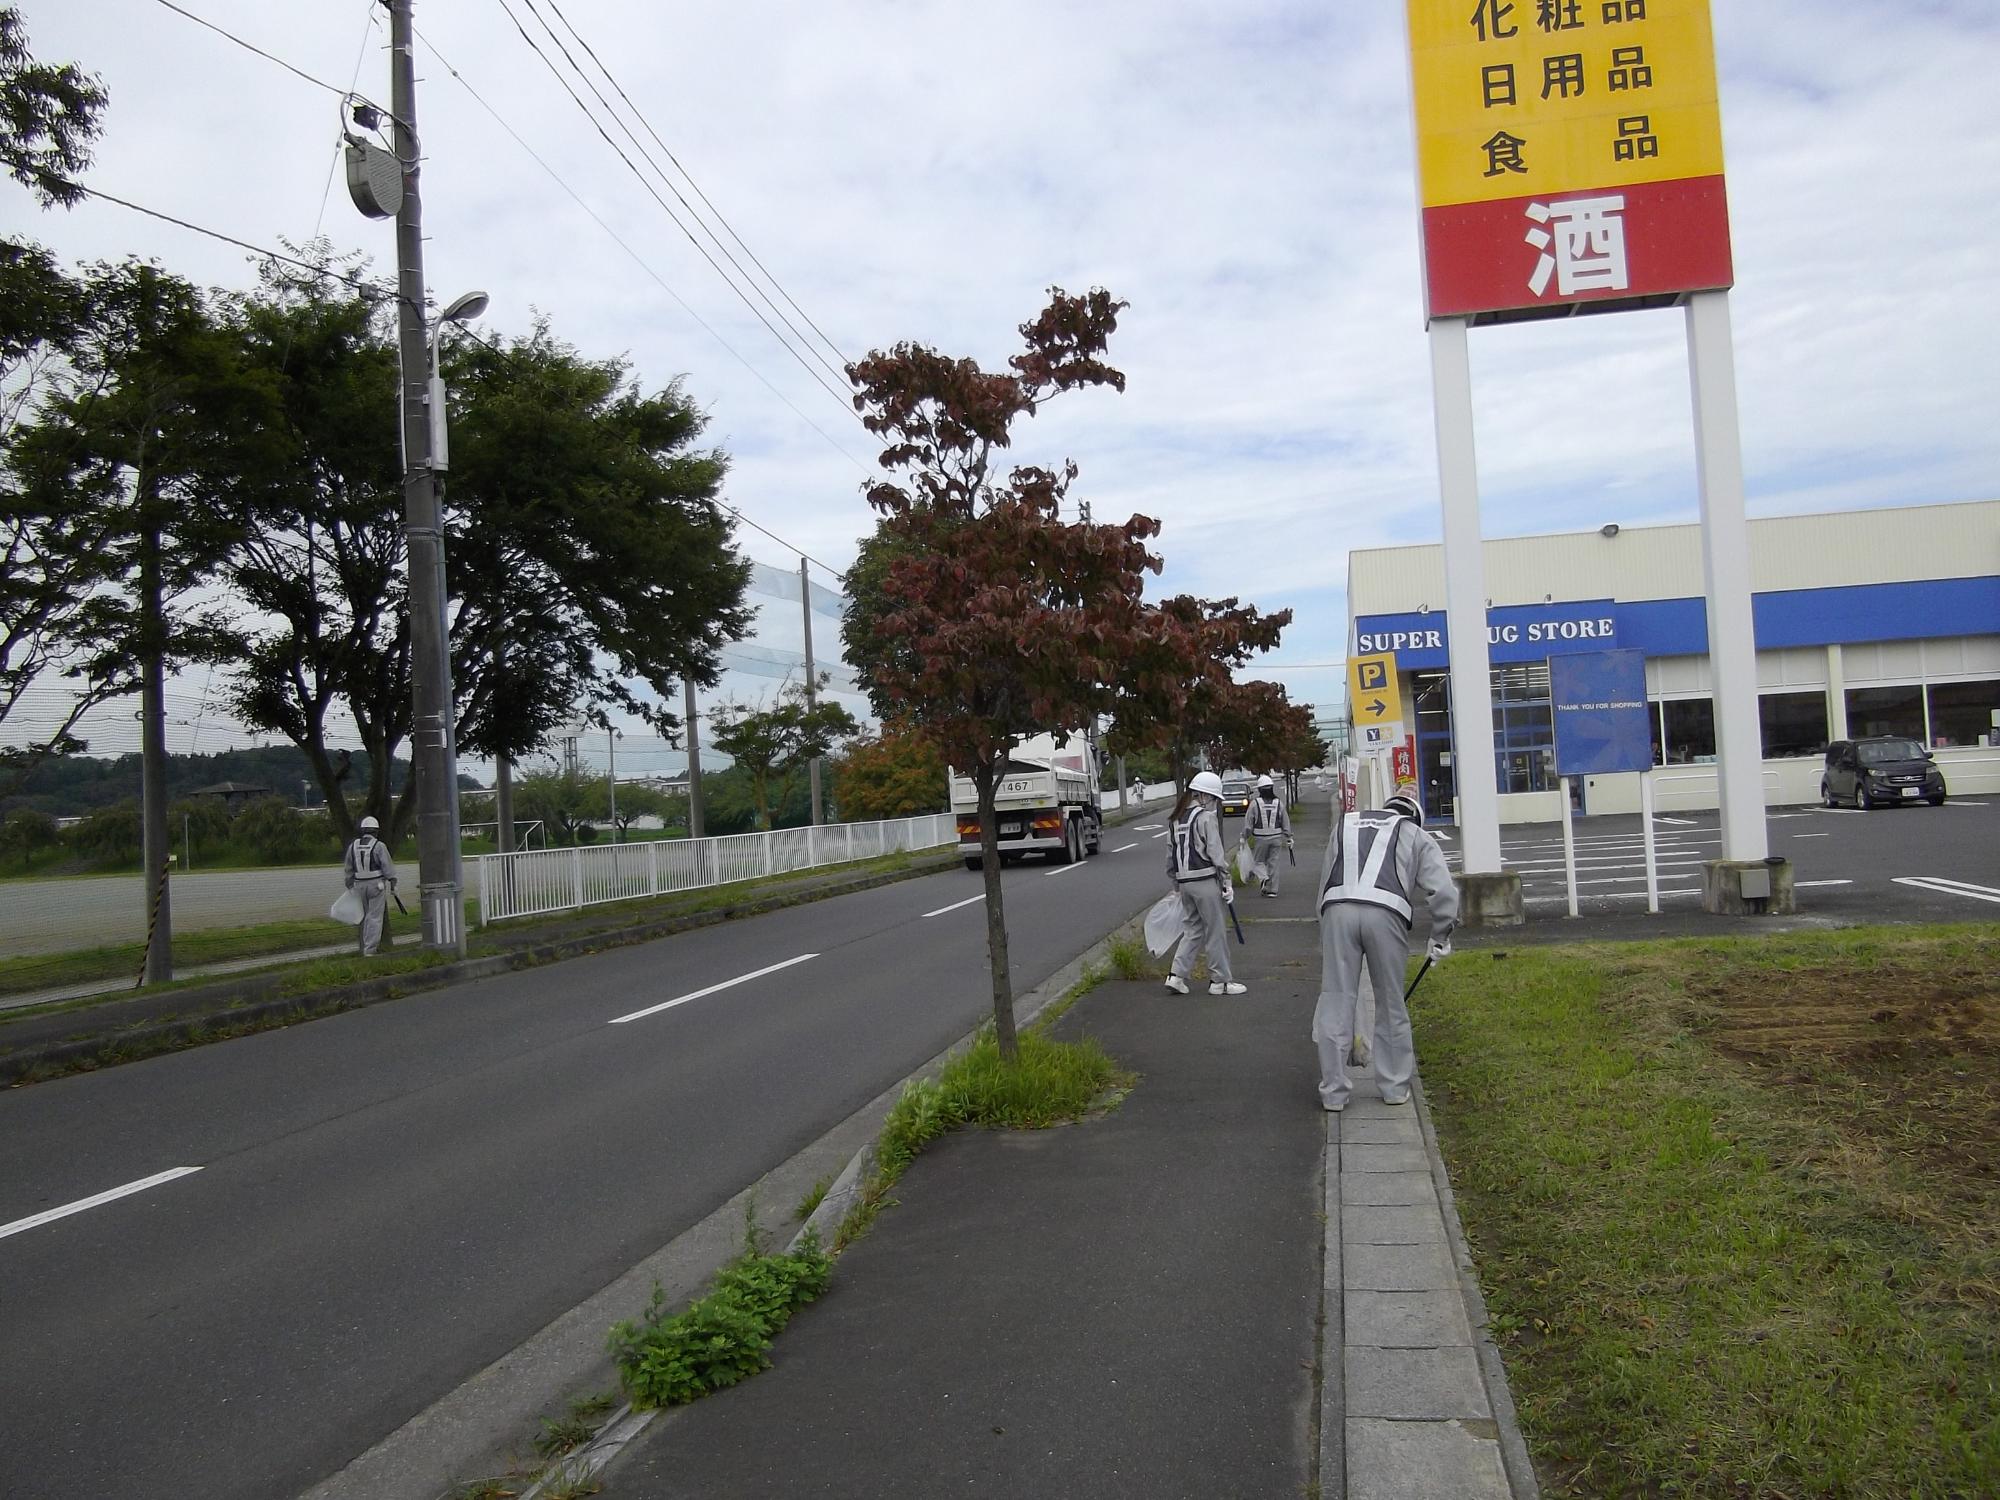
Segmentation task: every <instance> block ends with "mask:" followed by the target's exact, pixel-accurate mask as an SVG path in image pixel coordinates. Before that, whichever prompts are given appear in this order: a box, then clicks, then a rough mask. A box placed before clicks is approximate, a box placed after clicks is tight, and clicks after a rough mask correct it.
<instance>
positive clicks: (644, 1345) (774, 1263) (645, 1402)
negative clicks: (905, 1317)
mask: <svg viewBox="0 0 2000 1500" xmlns="http://www.w3.org/2000/svg"><path fill="white" fill-rule="evenodd" d="M832 1273H833V1262H832V1260H831V1258H830V1257H829V1256H828V1255H827V1253H826V1252H825V1251H824V1250H822V1249H821V1248H820V1243H819V1236H818V1235H816V1234H814V1233H812V1232H811V1231H810V1230H808V1231H807V1232H806V1234H805V1236H804V1238H803V1239H802V1240H801V1241H800V1244H799V1248H798V1249H797V1250H796V1251H794V1252H792V1253H790V1254H784V1255H758V1254H745V1255H743V1256H740V1257H738V1258H737V1259H736V1260H734V1261H731V1262H730V1263H729V1264H728V1265H727V1266H724V1267H723V1268H722V1270H721V1271H720V1272H719V1273H718V1274H717V1276H716V1278H715V1285H714V1288H713V1289H712V1290H711V1291H710V1292H709V1293H708V1295H707V1296H705V1297H702V1298H700V1299H699V1300H698V1301H696V1302H694V1303H692V1304H691V1305H690V1306H689V1307H687V1308H686V1309H685V1310H684V1311H682V1312H678V1313H675V1314H673V1315H672V1316H668V1315H667V1311H666V1294H665V1292H664V1290H663V1289H662V1288H661V1287H659V1286H658V1285H657V1284H655V1286H654V1288H653V1300H652V1302H651V1303H650V1304H649V1305H648V1306H647V1308H646V1311H645V1313H644V1314H643V1315H641V1316H640V1317H639V1318H636V1319H632V1320H629V1321H626V1322H621V1323H617V1324H614V1325H613V1327H612V1329H611V1341H610V1342H611V1353H612V1357H613V1358H614V1359H615V1360H616V1361H617V1363H618V1372H619V1376H620V1378H621V1379H622V1381H623V1383H624V1386H625V1393H626V1395H627V1396H628V1397H630V1398H631V1401H632V1404H633V1405H634V1406H635V1407H640V1408H651V1407H659V1406H681V1405H685V1404H686V1403H687V1402H690V1401H697V1400H699V1399H700V1398H701V1397H703V1396H706V1395H708V1394H709V1393H710V1392H712V1391H719V1390H723V1389H725V1388H727V1387H729V1386H732V1385H735V1384H736V1383H737V1382H738V1381H741V1380H746V1379H748V1378H749V1377H750V1376H752V1375H755V1374H756V1373H757V1372H758V1371H759V1370H763V1369H767V1368H769V1366H770V1363H771V1360H770V1351H771V1341H772V1339H773V1338H774V1337H775V1336H776V1334H777V1333H778V1331H779V1330H780V1329H782V1328H783V1327H784V1326H785V1324H787V1323H789V1322H790V1321H791V1318H792V1314H793V1313H794V1312H796V1311H798V1309H799V1308H801V1307H803V1306H805V1304H806V1303H808V1302H810V1301H812V1300H813V1299H814V1298H815V1297H817V1296H819V1294H820V1293H821V1292H823V1291H825V1290H826V1285H827V1280H828V1278H829V1277H830V1276H831V1275H832Z"/></svg>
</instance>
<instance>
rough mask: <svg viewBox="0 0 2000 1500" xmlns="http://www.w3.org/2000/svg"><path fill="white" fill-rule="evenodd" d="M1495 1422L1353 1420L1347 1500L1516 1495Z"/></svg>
mask: <svg viewBox="0 0 2000 1500" xmlns="http://www.w3.org/2000/svg"><path fill="white" fill-rule="evenodd" d="M1512 1496H1513V1490H1512V1489H1511V1488H1509V1486H1508V1484H1507V1471H1506V1470H1505V1469H1504V1468H1502V1467H1501V1464H1500V1443H1499V1438H1498V1432H1497V1429H1496V1428H1495V1427H1494V1424H1493V1423H1491V1422H1477V1421H1475V1422H1466V1421H1453V1422H1396V1421H1386V1420H1384V1419H1382V1418H1380V1417H1349V1418H1348V1419H1347V1500H1447V1497H1448V1500H1512Z"/></svg>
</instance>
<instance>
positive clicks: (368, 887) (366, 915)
mask: <svg viewBox="0 0 2000 1500" xmlns="http://www.w3.org/2000/svg"><path fill="white" fill-rule="evenodd" d="M381 828H382V825H381V824H380V823H378V822H376V821H375V819H374V818H372V817H367V818H363V819H362V820H361V831H360V833H359V835H358V836H357V837H356V838H355V840H354V842H353V843H351V844H349V845H348V846H347V857H346V858H345V859H344V860H343V861H342V862H341V868H342V872H343V873H344V875H345V876H346V879H347V888H348V889H349V890H352V891H359V892H360V893H361V901H362V908H361V951H362V952H363V953H365V954H372V953H373V952H374V951H375V950H376V949H377V948H379V947H381V945H382V922H383V919H384V918H386V917H387V916H388V914H389V893H390V892H391V891H392V890H394V889H395V888H396V861H395V860H394V859H392V858H391V857H390V855H389V846H388V845H387V844H385V843H383V842H382V840H381V839H380V838H379V837H377V835H378V834H379V832H380V831H381Z"/></svg>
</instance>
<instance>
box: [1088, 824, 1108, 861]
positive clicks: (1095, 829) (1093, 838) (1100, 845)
mask: <svg viewBox="0 0 2000 1500" xmlns="http://www.w3.org/2000/svg"><path fill="white" fill-rule="evenodd" d="M1083 852H1084V853H1085V854H1102V853H1103V852H1104V825H1103V824H1102V823H1092V824H1091V825H1090V835H1089V837H1087V838H1086V839H1085V840H1084V841H1083Z"/></svg>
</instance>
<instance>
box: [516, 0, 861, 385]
mask: <svg viewBox="0 0 2000 1500" xmlns="http://www.w3.org/2000/svg"><path fill="white" fill-rule="evenodd" d="M495 3H497V4H498V5H499V7H500V9H501V10H502V11H503V12H504V13H505V14H506V17H507V19H508V20H509V21H511V22H512V23H513V25H514V29H515V30H516V31H517V32H519V33H520V34H521V40H522V41H524V42H526V43H527V44H528V47H529V50H531V51H532V52H533V53H534V54H535V56H536V58H538V59H539V60H540V62H541V64H542V66H543V67H545V68H547V69H548V70H549V74H550V76H551V77H553V78H554V79H555V80H556V82H557V83H559V84H560V85H562V90H563V92H564V93H565V94H568V95H569V97H570V102H571V103H573V104H575V105H576V107H577V109H578V110H579V111H581V112H582V114H583V117H584V118H585V119H586V120H588V121H590V124H591V127H592V128H593V129H595V130H596V131H597V133H598V135H599V136H601V137H602V138H603V140H604V144H605V145H607V146H609V147H610V148H611V149H612V151H613V152H614V153H616V155H617V157H618V159H619V161H621V162H623V163H624V165H625V170H626V171H628V172H630V173H631V174H632V177H633V180H634V181H636V182H637V183H638V184H639V186H640V187H642V188H644V189H645V190H646V193H647V196H649V197H650V198H651V199H652V200H653V201H654V202H655V203H657V204H659V205H660V209H661V211H662V212H664V213H665V214H666V216H667V217H668V218H669V219H671V220H672V221H673V224H674V227H675V228H676V229H678V230H680V232H681V233H682V234H683V235H685V236H686V237H687V241H688V243H689V244H691V245H693V246H694V247H695V249H696V250H697V251H698V252H699V253H700V255H701V258H702V259H703V260H705V261H707V262H708V264H709V266H710V268H711V269H712V270H714V272H715V274H716V275H718V276H720V277H721V278H722V280H723V282H724V283H725V284H726V285H727V286H728V287H729V289H730V290H731V291H732V292H734V293H735V294H736V296H737V299H738V300H739V301H741V302H742V304H743V305H744V306H745V307H747V308H749V309H750V311H751V313H752V314H753V315H754V316H755V317H756V319H757V321H758V322H759V323H762V324H763V325H764V328H765V330H766V331H767V332H768V333H769V334H770V335H771V337H772V338H774V339H776V340H777V341H778V343H779V344H780V346H782V347H783V349H784V351H785V352H786V353H787V354H789V355H791V357H792V358H793V359H794V360H795V361H797V363H798V366H799V368H800V369H802V370H804V371H805V372H806V374H807V375H809V376H810V377H812V381H813V383H814V384H815V385H817V386H818V387H819V388H820V389H821V390H823V391H825V392H826V393H827V395H828V396H830V397H832V398H833V400H834V401H835V403H837V404H838V405H839V406H840V408H841V409H842V410H843V411H845V412H846V413H847V414H848V415H849V416H851V417H853V418H854V419H855V420H856V421H860V420H861V417H860V413H858V412H856V411H855V410H854V405H853V402H852V399H851V396H850V395H849V394H848V393H844V392H842V391H840V390H837V389H835V388H834V387H833V386H831V385H828V384H827V383H826V381H825V379H824V378H823V377H822V376H821V375H820V373H819V371H817V370H815V369H814V368H813V367H812V365H811V364H810V363H809V362H808V361H807V360H806V358H805V356H804V355H802V354H800V353H799V351H798V350H797V349H796V348H795V347H793V345H792V342H791V341H790V340H789V339H787V338H786V337H785V336H784V335H783V334H781V333H779V332H778V330H777V329H776V328H775V327H773V326H772V324H771V320H770V319H769V318H767V317H765V316H764V314H763V312H762V311H761V310H759V308H758V306H757V304H756V303H754V302H752V301H751V300H750V299H749V297H748V296H746V295H745V294H744V291H743V288H742V287H740V286H738V285H737V284H736V281H735V279H734V278H733V277H731V276H730V275H729V274H728V273H727V272H726V271H724V270H723V269H722V267H721V266H720V265H718V264H717V263H716V259H715V257H714V256H712V255H710V254H709V253H708V249H707V247H706V246H704V245H703V244H702V242H701V241H700V240H698V239H696V238H695V236H694V231H693V230H691V229H689V228H688V227H687V225H686V224H685V223H683V222H682V220H681V217H680V215H678V214H676V213H675V212H674V210H673V207H672V205H670V204H669V203H668V202H667V200H666V199H664V198H662V197H661V196H660V194H659V190H658V189H656V188H655V187H654V186H653V185H652V184H651V183H650V182H648V181H647V180H646V177H645V174H644V173H642V172H641V171H640V170H639V169H638V167H637V166H635V165H634V164H633V162H632V158H631V157H630V156H628V155H627V154H626V153H625V148H624V147H622V146H620V145H619V144H618V143H617V142H616V141H614V140H613V139H612V138H611V133H610V132H609V131H607V130H606V129H605V128H604V125H603V123H602V122H601V121H600V120H599V119H598V118H597V116H596V115H595V114H594V113H592V112H591V108H590V106H589V105H587V104H585V103H584V102H583V96H582V95H580V94H578V93H577V91H576V90H575V89H574V88H572V87H571V86H570V82H569V80H568V79H567V78H565V77H564V76H563V73H562V70H561V69H560V68H558V67H557V66H556V64H555V60H554V59H553V58H551V57H550V56H549V55H548V53H546V52H544V51H543V50H542V48H541V45H540V43H538V42H536V40H535V39H534V38H533V37H532V36H530V35H529V34H528V28H527V27H525V26H523V25H522V24H521V21H520V17H518V16H516V15H515V14H514V11H513V8H512V7H511V6H510V5H508V3H507V0H495ZM526 3H527V4H528V6H529V9H530V10H531V11H533V0H526ZM534 15H535V18H536V19H537V20H538V21H539V20H541V13H540V12H539V11H534ZM542 24H543V27H544V29H546V28H547V25H548V23H547V22H545V21H544V22H543V23H542ZM550 34H551V36H553V35H554V33H553V32H551V33H550ZM556 45H557V47H558V49H559V50H561V51H562V52H563V56H564V57H565V58H568V57H569V52H568V50H567V49H566V48H563V47H562V44H561V42H560V41H558V42H557V44H556ZM570 66H571V67H572V68H574V67H575V66H576V65H575V63H574V61H571V64H570ZM578 76H579V77H581V76H582V74H581V71H580V70H579V72H578ZM584 83H585V86H586V87H589V86H590V81H589V80H588V79H587V78H586V79H585V80H584ZM599 97H600V98H601V97H602V96H601V95H600V96H599ZM606 108H607V111H608V109H609V106H606ZM614 119H615V116H614ZM641 154H642V155H643V154H644V153H643V152H642V153H641ZM670 186H671V184H670Z"/></svg>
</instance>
